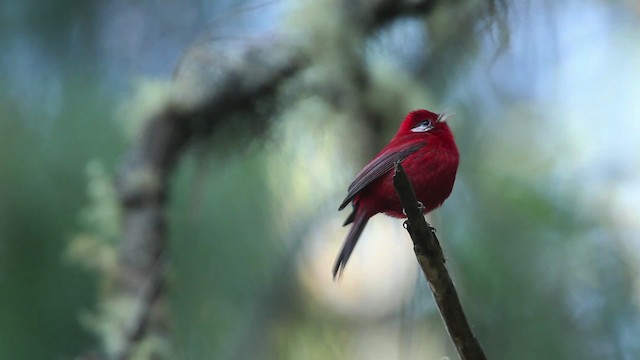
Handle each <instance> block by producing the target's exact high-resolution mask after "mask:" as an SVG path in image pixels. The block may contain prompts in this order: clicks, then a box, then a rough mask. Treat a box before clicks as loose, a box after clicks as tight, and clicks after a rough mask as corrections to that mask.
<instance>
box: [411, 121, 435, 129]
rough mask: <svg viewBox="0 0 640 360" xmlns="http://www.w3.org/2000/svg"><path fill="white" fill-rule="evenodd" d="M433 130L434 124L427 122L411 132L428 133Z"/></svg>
mask: <svg viewBox="0 0 640 360" xmlns="http://www.w3.org/2000/svg"><path fill="white" fill-rule="evenodd" d="M431 129H433V124H431V121H430V120H425V121H423V122H421V123H420V124H418V125H417V126H415V127H413V128H412V129H411V132H427V131H429V130H431Z"/></svg>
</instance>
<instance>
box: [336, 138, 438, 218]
mask: <svg viewBox="0 0 640 360" xmlns="http://www.w3.org/2000/svg"><path fill="white" fill-rule="evenodd" d="M426 144H427V142H426V141H425V140H417V141H414V142H410V143H404V144H400V145H396V146H392V147H390V148H388V149H387V150H385V151H383V152H382V153H380V154H378V156H376V157H375V158H374V159H373V160H371V162H370V163H369V164H367V166H365V167H364V169H362V170H361V171H360V173H359V174H358V175H357V176H356V178H355V179H354V180H353V182H352V183H351V185H349V189H348V191H347V197H346V198H345V199H344V200H343V201H342V204H340V207H339V208H338V210H342V209H344V208H345V206H347V204H349V203H350V202H351V200H353V198H354V197H355V196H356V194H357V193H359V192H360V191H361V190H362V189H364V188H365V187H366V186H367V185H369V184H371V183H372V182H373V181H374V180H376V179H378V178H379V177H380V176H382V175H384V174H386V173H387V172H388V171H389V170H391V169H393V166H394V163H395V162H396V161H401V160H404V159H405V158H406V157H407V156H409V155H411V154H413V153H414V152H416V151H418V149H420V148H421V147H423V146H425V145H426Z"/></svg>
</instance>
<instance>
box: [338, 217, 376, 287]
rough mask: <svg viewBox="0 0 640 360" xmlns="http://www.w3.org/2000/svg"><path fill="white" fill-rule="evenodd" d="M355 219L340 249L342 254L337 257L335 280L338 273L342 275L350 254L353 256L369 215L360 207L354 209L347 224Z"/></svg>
mask: <svg viewBox="0 0 640 360" xmlns="http://www.w3.org/2000/svg"><path fill="white" fill-rule="evenodd" d="M349 220H351V221H353V225H352V226H351V229H350V230H349V234H348V235H347V238H346V239H345V241H344V244H343V245H342V250H340V255H339V256H338V258H337V259H336V263H335V265H334V266H333V279H334V280H335V279H336V277H338V274H340V275H342V272H343V271H344V267H345V265H346V264H347V260H349V256H351V252H352V251H353V248H354V247H355V246H356V243H357V242H358V239H359V238H360V234H362V230H363V229H364V227H365V225H367V221H369V216H368V215H366V213H365V211H358V209H354V210H353V213H352V214H351V215H350V216H349V218H348V219H347V222H345V225H346V224H348V223H349V222H350V221H349Z"/></svg>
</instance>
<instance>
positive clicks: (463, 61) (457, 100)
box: [0, 0, 640, 359]
mask: <svg viewBox="0 0 640 360" xmlns="http://www.w3.org/2000/svg"><path fill="white" fill-rule="evenodd" d="M1 7H2V11H0V18H1V19H2V21H0V24H1V25H0V40H1V41H2V44H3V48H4V51H3V52H2V54H0V67H1V69H2V71H1V72H2V74H3V77H2V79H3V80H2V81H1V82H0V114H1V115H0V116H1V120H0V358H1V359H73V358H77V357H78V356H80V355H82V354H86V353H89V352H92V351H95V352H98V353H100V352H101V351H102V346H103V342H104V341H105V339H104V336H103V335H104V332H103V330H104V328H105V326H106V325H105V324H104V322H103V320H104V319H99V318H97V317H96V316H95V312H96V309H97V306H98V305H96V304H97V303H98V301H99V299H100V297H101V294H103V291H104V287H105V286H106V284H104V280H103V275H104V274H105V272H108V271H109V270H110V269H112V267H113V266H115V261H114V257H115V252H114V251H115V250H114V249H115V246H116V244H117V242H118V231H119V227H120V224H119V209H118V206H117V202H116V199H115V192H114V188H113V183H114V182H113V181H114V180H113V177H114V175H115V174H116V172H117V169H118V167H117V165H118V161H119V160H120V159H121V158H122V156H123V154H124V152H125V151H126V149H127V146H128V145H129V144H130V143H131V142H132V141H135V139H136V134H137V132H138V131H139V129H140V128H141V126H143V121H144V119H145V118H147V117H148V116H149V115H150V114H151V113H153V111H155V110H156V109H158V108H159V106H161V104H163V103H164V102H165V101H166V100H167V99H168V97H169V96H170V95H169V94H170V93H171V90H170V88H171V86H170V84H171V79H172V74H173V73H174V69H175V67H176V65H177V64H178V63H179V62H180V61H182V62H183V63H184V62H187V63H188V62H189V61H204V63H205V65H206V64H207V63H208V61H209V60H211V63H212V64H215V59H213V58H212V59H208V58H206V57H205V58H204V60H203V59H202V58H198V59H196V60H193V59H190V58H189V56H190V55H189V54H193V51H194V48H195V49H196V50H198V49H202V48H204V49H205V50H206V49H215V51H214V52H213V54H214V56H226V55H227V54H229V58H230V59H233V57H232V54H233V53H234V51H236V50H237V49H238V48H241V47H243V46H246V44H251V43H260V42H269V41H273V40H274V39H275V38H276V37H277V35H276V34H293V33H299V34H300V36H305V35H309V34H311V35H312V36H313V37H314V39H315V42H314V43H311V44H308V45H307V46H308V51H309V53H310V54H312V55H313V56H311V58H312V60H313V61H311V65H310V66H309V68H308V69H306V70H305V71H304V72H303V73H302V74H301V75H300V76H298V77H296V78H294V79H292V80H291V82H290V83H289V84H287V85H286V87H285V90H284V91H282V93H281V94H279V95H278V96H277V97H276V98H275V99H273V104H271V105H272V106H270V109H272V111H269V112H268V114H266V115H264V116H269V122H268V124H269V126H267V127H260V129H257V130H256V129H251V128H250V127H249V128H247V127H242V126H233V124H230V126H226V127H224V128H223V129H221V130H220V131H219V132H217V133H216V134H214V135H213V136H211V137H210V138H207V139H201V140H199V141H198V142H197V143H196V144H194V145H193V146H192V147H191V148H190V149H189V151H188V153H187V154H186V155H185V156H184V157H183V158H182V159H181V161H180V164H179V166H178V168H177V169H176V172H175V174H174V176H173V178H172V184H171V194H170V199H171V201H170V205H169V209H168V216H169V219H170V229H169V231H170V246H169V249H168V250H167V252H168V253H167V257H168V258H169V259H170V262H169V264H170V266H169V269H168V275H167V277H168V280H167V282H168V284H167V293H168V295H167V298H166V299H165V301H166V305H165V306H166V311H167V312H168V314H169V318H170V322H171V334H172V335H171V338H172V343H171V344H153V343H151V344H147V345H148V346H149V347H155V348H156V349H157V348H161V349H162V352H163V353H164V354H168V355H166V357H169V358H176V359H213V358H219V359H247V358H271V359H373V358H375V359H414V358H415V359H418V358H420V359H422V358H428V359H440V358H442V357H444V356H449V357H455V356H456V355H455V353H454V350H453V348H452V345H451V344H450V341H449V340H448V338H447V336H446V333H445V331H444V328H443V325H442V323H441V320H440V317H439V315H438V313H437V310H436V308H435V306H434V304H433V301H432V298H431V294H430V292H429V290H428V287H427V285H426V283H425V282H424V280H423V279H422V276H421V274H419V273H418V269H417V267H416V265H415V259H414V258H413V255H412V251H411V246H410V242H409V239H408V237H407V236H406V234H405V232H404V230H403V229H402V227H401V222H398V221H397V220H391V219H386V218H384V217H382V216H380V217H376V218H375V220H373V221H372V222H371V223H370V226H369V227H368V228H367V231H366V232H365V234H364V235H363V239H362V240H361V244H360V245H359V246H358V248H357V249H356V251H355V253H354V256H353V260H352V262H350V264H349V266H348V268H347V269H346V273H345V276H344V278H343V279H342V281H340V282H332V280H331V276H330V268H331V264H332V262H333V260H334V256H335V255H336V253H337V250H338V247H339V246H340V243H341V241H342V239H343V237H344V235H345V231H346V229H343V228H341V227H340V224H341V221H342V220H343V217H344V216H346V214H341V213H337V212H336V211H335V208H336V207H337V204H338V203H339V202H340V200H341V199H342V195H343V194H344V191H345V190H344V189H345V188H346V187H347V185H348V183H349V181H350V180H351V178H352V177H353V176H354V174H355V173H356V172H357V171H358V170H359V168H360V167H361V166H362V165H363V164H364V163H365V162H366V161H367V160H369V158H370V157H371V156H372V155H373V154H375V152H377V150H378V149H379V147H380V146H382V145H383V144H384V143H386V141H387V140H388V139H389V138H390V137H391V136H392V135H393V133H394V132H395V130H396V129H397V126H398V123H399V121H400V120H401V118H402V116H403V115H404V113H406V112H407V111H409V110H411V109H412V108H417V107H426V108H429V109H432V110H435V111H439V112H440V111H443V110H445V109H446V110H448V111H452V112H455V113H456V118H455V119H454V120H452V122H451V124H452V127H453V130H454V133H455V135H456V138H457V141H458V145H459V147H460V151H461V154H462V155H461V156H462V163H461V168H460V172H459V176H458V179H457V183H456V186H455V188H454V192H453V194H452V196H451V198H450V199H449V201H448V202H447V203H446V204H445V205H444V206H443V208H442V209H441V210H439V211H438V212H437V213H436V214H434V215H433V216H432V217H431V219H432V221H433V222H434V224H435V226H436V227H437V228H438V231H439V234H440V238H441V241H442V242H443V247H444V248H445V251H446V253H447V255H448V264H449V267H450V269H451V271H452V273H453V276H454V281H455V282H456V285H457V287H458V290H459V292H460V295H461V299H462V302H463V306H464V307H465V309H466V311H467V313H468V316H469V318H470V322H471V323H472V325H473V327H474V329H475V330H476V333H477V335H478V337H479V339H480V341H481V343H482V344H483V346H484V348H485V350H486V352H487V355H488V356H489V358H492V359H603V358H604V359H637V358H640V342H638V340H637V339H638V338H639V337H640V317H639V312H638V305H639V302H638V301H639V299H640V298H639V296H640V292H639V289H640V286H639V285H640V283H639V282H638V280H639V279H640V277H639V275H640V267H639V266H638V264H639V263H640V262H639V260H640V259H639V255H640V241H639V239H640V218H639V217H638V214H639V213H640V187H639V181H640V145H639V144H640V142H639V141H638V137H639V136H640V122H639V121H638V120H639V119H640V105H638V104H640V103H639V102H638V101H637V99H640V85H639V84H640V71H638V69H640V42H638V39H639V38H640V6H639V5H638V3H637V2H635V1H625V0H619V1H604V0H589V1H572V0H567V1H562V2H553V1H537V2H533V1H525V2H516V1H505V0H496V1H488V2H482V1H474V0H466V1H462V0H460V1H451V2H442V4H436V5H435V6H434V7H433V8H432V9H431V10H430V11H429V14H428V15H427V16H418V17H410V18H401V19H399V20H397V21H394V22H392V23H390V24H388V25H386V26H385V27H384V28H382V29H379V30H378V31H377V32H375V33H374V34H373V35H371V36H370V37H365V36H364V34H361V33H358V32H357V31H356V29H357V27H355V26H353V24H350V21H349V19H348V18H340V17H339V16H338V14H337V10H336V8H337V7H336V6H335V4H334V2H331V4H328V3H326V2H322V1H315V2H313V1H306V2H298V3H294V2H290V1H285V0H275V1H266V2H255V1H211V2H205V1H195V0H194V1H185V2H164V3H156V2H151V1H130V0H116V1H109V2H95V1H94V2H92V1H89V2H79V1H63V2H60V1H58V2H51V1H48V2H35V1H17V0H6V1H4V2H3V4H2V5H1ZM221 44H224V45H221ZM185 53H186V54H187V55H186V57H185V58H182V57H183V54H185ZM199 54H200V53H199ZM181 59H182V60H181ZM176 76H180V74H179V73H177V75H176ZM203 81H207V79H203ZM327 89H331V91H332V92H331V93H326V92H327ZM183 90H184V91H186V90H187V89H180V91H183ZM173 91H176V90H175V89H174V90H173ZM345 94H348V96H345ZM196 95H197V94H196ZM196 95H194V96H196ZM181 96H186V97H189V96H191V94H190V93H189V92H187V93H186V94H181ZM353 99H358V101H355V102H354V101H353ZM361 107H366V108H368V109H372V110H373V111H374V112H373V116H369V117H364V118H363V117H359V116H356V115H355V114H358V111H357V110H354V109H358V108H361ZM237 116H257V115H256V114H252V115H243V114H238V115H237ZM228 122H229V123H233V122H239V123H243V124H251V121H250V120H249V121H246V119H242V121H240V120H238V119H237V118H233V117H231V118H230V119H229V120H228ZM261 126H262V125H261ZM101 329H103V330H101ZM144 354H145V353H144V349H143V350H141V352H140V353H139V355H140V357H141V358H144V357H145V355H144Z"/></svg>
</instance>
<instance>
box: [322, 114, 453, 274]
mask: <svg viewBox="0 0 640 360" xmlns="http://www.w3.org/2000/svg"><path fill="white" fill-rule="evenodd" d="M445 120H446V119H445V118H444V116H443V115H438V114H435V113H432V112H430V111H428V110H415V111H412V112H410V113H409V114H407V116H406V117H405V119H404V121H403V122H402V124H401V125H400V129H399V130H398V132H397V133H396V135H395V136H394V137H393V139H391V142H389V144H388V145H387V146H385V147H384V149H382V150H381V151H380V152H379V153H378V155H376V156H375V157H374V158H373V160H371V162H369V164H367V166H365V167H364V168H363V169H362V170H361V171H360V173H358V175H357V176H356V178H355V179H354V180H353V182H352V183H351V185H350V186H349V189H348V192H347V197H346V198H345V199H344V201H343V202H342V204H341V205H340V208H339V210H342V209H344V207H345V206H347V204H349V203H350V202H352V203H353V212H352V213H351V215H349V217H348V218H347V220H346V221H345V223H344V224H345V225H347V224H350V223H353V225H352V227H351V229H350V230H349V234H348V235H347V238H346V240H345V242H344V245H343V246H342V250H341V251H340V255H339V256H338V259H337V260H336V263H335V266H334V268H333V276H334V278H335V277H336V275H337V274H338V273H339V272H342V271H343V270H344V266H345V265H346V263H347V260H349V256H351V252H352V251H353V248H354V247H355V245H356V243H357V241H358V238H359V237H360V234H362V230H363V229H364V227H365V226H366V224H367V221H369V218H371V217H372V216H374V215H376V214H378V213H385V214H387V215H389V216H393V217H399V218H404V217H406V215H405V214H404V213H403V209H402V205H401V204H400V200H399V199H398V196H397V194H396V192H395V189H394V187H393V167H394V166H393V165H394V163H395V162H396V161H397V160H402V166H403V168H404V169H405V172H406V173H407V176H408V177H409V179H410V180H411V184H412V185H413V188H414V190H415V192H416V197H417V198H418V200H419V201H420V202H421V203H422V204H423V205H424V210H423V212H424V213H425V214H426V213H428V212H430V211H432V210H433V209H435V208H437V207H439V206H440V205H442V203H443V202H444V201H445V199H446V198H447V197H449V194H451V190H452V189H453V183H454V181H455V177H456V171H457V170H458V160H459V155H458V148H457V147H456V143H455V140H454V138H453V134H452V133H451V130H450V129H449V125H447V123H446V122H445Z"/></svg>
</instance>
